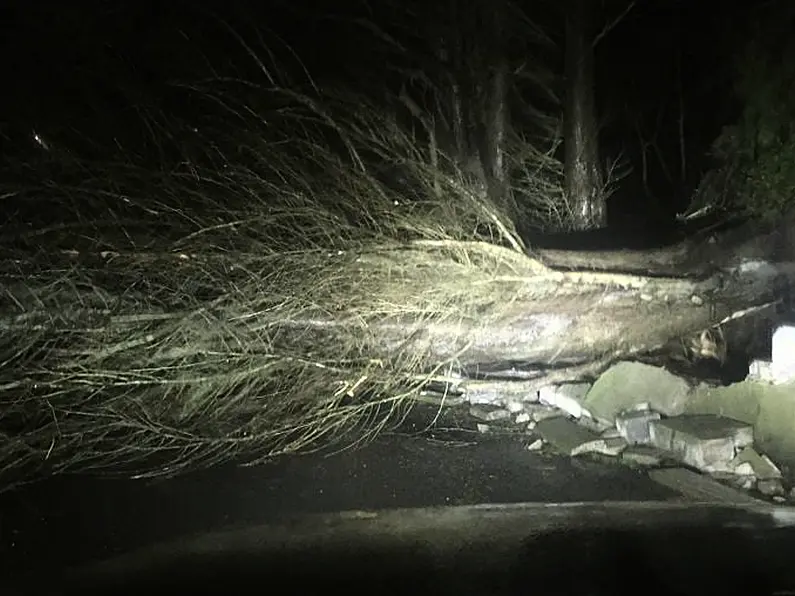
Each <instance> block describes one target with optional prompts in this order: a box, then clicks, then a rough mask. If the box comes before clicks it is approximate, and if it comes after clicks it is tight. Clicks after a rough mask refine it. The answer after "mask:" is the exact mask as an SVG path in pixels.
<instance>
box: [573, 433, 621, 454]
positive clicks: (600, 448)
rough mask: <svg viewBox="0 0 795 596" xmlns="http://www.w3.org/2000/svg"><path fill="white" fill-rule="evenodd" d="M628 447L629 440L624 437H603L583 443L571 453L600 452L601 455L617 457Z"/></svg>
mask: <svg viewBox="0 0 795 596" xmlns="http://www.w3.org/2000/svg"><path fill="white" fill-rule="evenodd" d="M626 448H627V442H626V441H625V440H624V438H623V437H614V438H612V439H605V438H602V437H599V438H596V439H594V440H593V441H589V442H587V443H583V444H582V445H580V446H579V447H576V448H575V449H573V450H572V452H571V455H572V456H576V455H583V454H585V453H598V454H599V455H608V456H610V457H617V456H619V455H621V452H622V451H624V449H626Z"/></svg>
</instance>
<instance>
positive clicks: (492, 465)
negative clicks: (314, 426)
mask: <svg viewBox="0 0 795 596" xmlns="http://www.w3.org/2000/svg"><path fill="white" fill-rule="evenodd" d="M436 437H437V438H441V439H445V440H435V439H433V438H431V437H429V436H428V435H427V434H425V435H422V436H407V435H384V436H382V437H381V438H379V439H378V440H377V441H375V442H372V443H370V444H368V445H366V446H364V447H361V448H359V449H356V450H349V451H345V452H342V453H338V454H335V455H326V456H324V455H320V454H317V455H307V456H302V457H293V458H285V459H284V460H282V461H279V462H276V463H273V464H269V465H263V466H258V467H249V468H246V467H234V466H227V467H222V468H216V469H213V470H208V471H202V472H197V473H193V474H188V475H185V476H183V477H180V478H176V479H170V480H155V481H120V480H103V479H96V478H80V477H61V478H55V479H52V480H48V481H46V482H42V483H39V484H36V485H32V486H29V487H25V488H24V489H21V490H18V491H15V492H11V493H7V494H2V495H0V549H1V550H0V566H2V567H4V568H5V571H13V572H15V573H19V572H20V571H21V570H35V569H50V570H52V569H57V568H60V567H62V566H68V565H74V564H80V563H84V562H87V561H91V560H96V559H101V558H106V557H109V556H112V555H115V554H118V553H121V552H125V551H128V550H131V549H133V548H138V547H142V546H147V545H151V544H154V543H156V542H160V541H164V540H174V539H175V538H178V537H180V536H187V535H196V534H201V533H205V532H211V531H217V530H219V529H223V528H229V527H231V528H242V527H248V526H251V525H255V524H260V523H267V522H273V521H278V520H279V519H282V518H284V517H286V516H298V515H302V514H309V513H330V512H337V511H342V510H361V509H385V508H397V507H429V506H449V505H471V504H480V503H516V502H539V503H541V502H583V501H588V502H600V501H611V500H613V501H615V500H622V501H625V500H667V499H669V498H673V497H675V495H674V494H673V493H671V492H669V491H668V490H667V489H665V488H663V487H661V486H659V485H657V484H655V483H653V482H652V481H651V480H649V479H648V478H647V477H646V476H645V475H644V474H643V473H642V472H639V471H633V470H630V469H627V468H624V467H620V466H618V465H614V464H610V463H605V462H598V461H593V460H586V459H579V460H571V459H569V458H565V457H560V456H556V455H551V454H544V453H536V452H529V451H528V450H527V449H526V446H527V443H528V438H527V437H521V436H516V435H513V436H511V435H505V436H493V437H492V436H488V435H485V436H484V435H480V436H478V435H475V434H472V435H462V434H461V433H460V432H459V433H457V434H456V436H455V438H456V439H459V440H458V441H450V440H447V439H450V438H451V437H450V436H448V435H445V434H444V433H441V434H440V433H437V435H436ZM461 438H465V439H467V438H468V439H469V440H464V441H460V439H461ZM0 570H2V568H0ZM0 572H2V571H0Z"/></svg>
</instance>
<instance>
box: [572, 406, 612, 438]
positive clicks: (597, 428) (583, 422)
mask: <svg viewBox="0 0 795 596" xmlns="http://www.w3.org/2000/svg"><path fill="white" fill-rule="evenodd" d="M577 422H578V423H579V424H580V426H582V427H584V428H587V429H588V430H590V431H591V432H595V433H596V434H598V435H601V434H602V433H604V432H605V431H606V430H611V429H613V428H614V427H613V425H612V424H610V423H609V422H606V421H605V420H597V419H596V418H592V417H591V416H589V415H587V412H586V411H585V410H583V417H582V418H580V419H579V420H578V421H577Z"/></svg>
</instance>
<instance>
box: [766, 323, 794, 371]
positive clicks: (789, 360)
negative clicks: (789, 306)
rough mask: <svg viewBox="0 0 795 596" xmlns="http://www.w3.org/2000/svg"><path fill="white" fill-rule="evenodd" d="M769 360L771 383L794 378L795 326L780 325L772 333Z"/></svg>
mask: <svg viewBox="0 0 795 596" xmlns="http://www.w3.org/2000/svg"><path fill="white" fill-rule="evenodd" d="M771 360H772V365H771V371H772V373H773V382H775V383H786V382H788V381H790V380H791V379H793V378H795V325H780V326H779V327H777V328H776V330H775V331H774V332H773V342H772V358H771Z"/></svg>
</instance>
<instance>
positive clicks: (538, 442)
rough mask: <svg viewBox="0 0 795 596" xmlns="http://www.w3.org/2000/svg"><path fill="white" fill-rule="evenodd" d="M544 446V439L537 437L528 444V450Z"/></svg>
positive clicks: (536, 449)
mask: <svg viewBox="0 0 795 596" xmlns="http://www.w3.org/2000/svg"><path fill="white" fill-rule="evenodd" d="M543 447H544V441H543V440H542V439H536V440H535V441H533V442H532V443H530V444H529V445H528V446H527V450H528V451H540V450H541V449H542V448H543Z"/></svg>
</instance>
